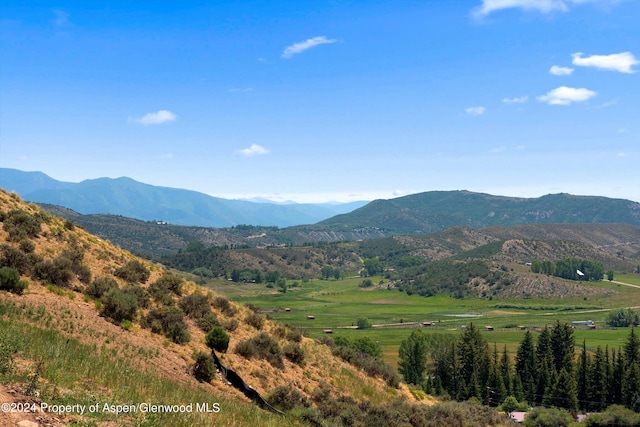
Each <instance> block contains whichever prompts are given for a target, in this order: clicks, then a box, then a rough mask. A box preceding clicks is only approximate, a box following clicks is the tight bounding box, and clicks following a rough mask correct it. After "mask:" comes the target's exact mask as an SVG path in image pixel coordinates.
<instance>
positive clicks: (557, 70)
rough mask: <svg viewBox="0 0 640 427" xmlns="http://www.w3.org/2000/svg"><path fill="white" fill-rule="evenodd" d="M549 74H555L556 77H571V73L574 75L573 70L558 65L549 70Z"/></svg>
mask: <svg viewBox="0 0 640 427" xmlns="http://www.w3.org/2000/svg"><path fill="white" fill-rule="evenodd" d="M549 73H550V74H553V75H554V76H569V75H571V73H573V68H570V67H559V66H557V65H554V66H553V67H551V68H550V69H549Z"/></svg>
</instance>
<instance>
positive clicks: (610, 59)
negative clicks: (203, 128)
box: [571, 52, 640, 74]
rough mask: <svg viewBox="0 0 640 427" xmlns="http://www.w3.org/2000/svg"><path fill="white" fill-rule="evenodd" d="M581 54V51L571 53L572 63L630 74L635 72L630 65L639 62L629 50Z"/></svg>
mask: <svg viewBox="0 0 640 427" xmlns="http://www.w3.org/2000/svg"><path fill="white" fill-rule="evenodd" d="M582 55H583V53H581V52H578V53H574V54H572V55H571V57H572V58H573V65H576V66H579V67H595V68H598V69H600V70H609V71H618V72H620V73H627V74H631V73H635V72H636V70H634V69H633V68H632V67H633V66H635V65H638V64H640V61H638V60H637V59H636V57H635V56H633V53H631V52H621V53H612V54H611V55H591V56H587V57H582Z"/></svg>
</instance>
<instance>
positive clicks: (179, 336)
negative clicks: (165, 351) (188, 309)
mask: <svg viewBox="0 0 640 427" xmlns="http://www.w3.org/2000/svg"><path fill="white" fill-rule="evenodd" d="M167 337H169V338H170V339H171V341H173V342H174V343H176V344H186V343H188V342H189V341H191V334H190V333H189V329H187V325H186V324H184V323H181V322H180V323H172V324H171V325H169V328H168V329H167Z"/></svg>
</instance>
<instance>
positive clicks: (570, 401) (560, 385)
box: [550, 368, 578, 414]
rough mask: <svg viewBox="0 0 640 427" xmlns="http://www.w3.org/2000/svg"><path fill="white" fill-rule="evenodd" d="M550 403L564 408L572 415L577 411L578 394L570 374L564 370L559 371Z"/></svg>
mask: <svg viewBox="0 0 640 427" xmlns="http://www.w3.org/2000/svg"><path fill="white" fill-rule="evenodd" d="M550 401H551V402H552V405H553V406H556V407H558V408H565V409H567V410H568V411H569V412H571V413H573V414H575V413H576V412H577V411H578V393H577V390H576V381H575V378H574V376H573V373H572V372H570V371H568V370H567V369H565V368H563V369H562V370H561V371H560V374H558V379H557V380H556V382H555V384H554V386H553V390H552V392H551V399H550Z"/></svg>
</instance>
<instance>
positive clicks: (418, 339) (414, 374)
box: [398, 329, 427, 384]
mask: <svg viewBox="0 0 640 427" xmlns="http://www.w3.org/2000/svg"><path fill="white" fill-rule="evenodd" d="M398 353H399V357H400V360H399V361H398V371H399V372H400V374H402V376H403V378H404V380H405V381H406V382H407V383H409V384H421V383H422V381H423V380H424V374H425V371H426V369H427V343H426V338H425V336H424V332H423V331H422V330H421V329H416V330H414V331H413V332H411V335H409V338H407V339H406V340H404V341H402V343H401V344H400V349H399V351H398Z"/></svg>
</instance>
